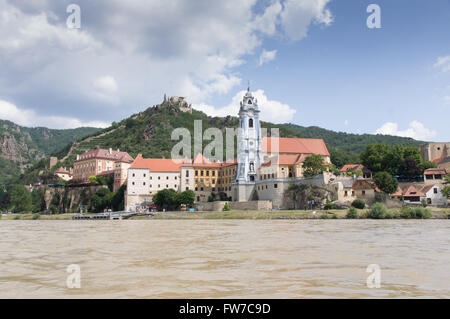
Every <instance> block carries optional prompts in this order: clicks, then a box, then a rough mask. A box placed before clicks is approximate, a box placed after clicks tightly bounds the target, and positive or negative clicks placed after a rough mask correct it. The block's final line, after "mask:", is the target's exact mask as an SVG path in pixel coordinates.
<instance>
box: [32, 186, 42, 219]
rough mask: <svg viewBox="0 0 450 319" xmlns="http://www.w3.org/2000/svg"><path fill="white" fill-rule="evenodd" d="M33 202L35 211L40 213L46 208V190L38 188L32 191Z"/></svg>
mask: <svg viewBox="0 0 450 319" xmlns="http://www.w3.org/2000/svg"><path fill="white" fill-rule="evenodd" d="M31 202H32V204H33V208H32V211H33V213H39V212H42V211H44V210H45V208H46V205H45V190H44V189H42V188H38V189H35V190H33V192H31Z"/></svg>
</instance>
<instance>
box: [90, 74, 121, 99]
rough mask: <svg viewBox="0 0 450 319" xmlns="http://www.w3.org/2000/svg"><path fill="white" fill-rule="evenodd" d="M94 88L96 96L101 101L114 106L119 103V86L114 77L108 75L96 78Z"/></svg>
mask: <svg viewBox="0 0 450 319" xmlns="http://www.w3.org/2000/svg"><path fill="white" fill-rule="evenodd" d="M93 88H94V95H96V96H97V97H98V98H99V99H100V100H104V101H106V102H108V103H111V104H114V105H117V104H118V103H119V100H118V98H117V91H118V89H119V86H118V85H117V82H116V80H115V79H114V77H112V76H109V75H106V76H101V77H98V78H96V79H95V80H94V81H93Z"/></svg>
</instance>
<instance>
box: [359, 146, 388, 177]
mask: <svg viewBox="0 0 450 319" xmlns="http://www.w3.org/2000/svg"><path fill="white" fill-rule="evenodd" d="M390 157H392V151H391V148H390V147H389V146H387V145H386V144H370V145H367V147H366V149H365V150H364V151H363V152H362V153H361V155H360V158H361V162H362V163H363V165H364V166H365V167H367V168H368V169H370V170H371V171H372V172H374V173H376V172H381V171H383V170H385V169H386V166H389V165H387V164H388V163H389V159H390Z"/></svg>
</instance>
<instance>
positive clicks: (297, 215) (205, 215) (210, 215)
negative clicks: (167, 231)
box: [131, 208, 450, 220]
mask: <svg viewBox="0 0 450 319" xmlns="http://www.w3.org/2000/svg"><path fill="white" fill-rule="evenodd" d="M430 210H431V212H432V216H431V219H448V215H449V214H450V210H449V209H442V208H430ZM367 211H368V209H359V210H358V217H359V218H364V216H365V214H366V213H367ZM389 211H390V212H391V213H392V214H394V212H395V211H398V209H390V210H389ZM346 215H347V210H344V209H339V210H338V209H331V210H306V211H305V210H274V211H256V210H255V211H253V210H248V211H242V210H240V211H238V210H232V211H228V212H164V213H163V212H157V213H155V214H154V215H153V216H150V217H146V216H135V217H132V218H131V219H134V220H140V219H141V220H142V219H158V220H161V219H194V220H195V219H346Z"/></svg>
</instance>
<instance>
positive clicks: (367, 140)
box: [56, 100, 421, 166]
mask: <svg viewBox="0 0 450 319" xmlns="http://www.w3.org/2000/svg"><path fill="white" fill-rule="evenodd" d="M195 120H201V121H202V129H203V131H204V130H206V129H208V128H210V127H217V128H220V129H222V131H223V135H224V136H225V128H227V127H237V126H238V119H237V117H235V116H228V117H210V116H207V115H206V114H205V113H203V112H200V111H197V110H192V113H190V112H182V111H181V110H180V107H179V103H177V102H175V103H174V102H171V101H169V100H167V101H166V102H163V103H162V104H160V105H157V106H154V107H150V108H148V109H146V110H145V111H143V112H140V113H138V114H135V115H133V116H131V117H129V118H127V119H124V120H122V121H121V122H119V123H113V125H112V126H111V127H109V128H107V129H104V130H102V131H100V132H97V133H95V134H92V136H90V137H89V138H86V139H84V140H82V141H79V142H75V143H73V145H68V146H67V147H66V148H64V149H63V150H61V151H60V152H58V153H57V154H56V155H57V156H58V158H60V159H61V158H63V159H64V163H63V165H64V166H71V165H72V163H73V160H74V159H75V158H76V155H77V154H82V153H83V152H85V151H87V150H90V149H94V148H106V149H108V148H113V149H120V150H122V151H126V152H128V153H130V155H131V156H133V157H135V156H136V155H137V154H138V153H142V154H143V156H144V157H159V158H162V157H166V158H168V157H170V155H171V150H172V147H173V146H174V145H175V144H176V143H177V141H172V140H171V133H172V131H173V130H174V129H175V128H180V127H183V128H187V129H189V131H190V132H191V136H194V135H193V131H194V121H195ZM261 126H262V127H265V128H267V129H270V128H272V127H278V128H279V129H280V135H281V137H305V138H322V139H324V140H325V142H326V143H327V146H328V147H329V150H330V153H331V155H332V160H334V161H335V164H336V165H338V166H341V165H343V164H344V163H348V162H356V161H358V160H359V153H361V151H363V150H364V148H365V147H366V146H367V145H368V144H371V143H386V144H388V145H395V144H401V145H404V146H407V145H414V146H417V145H419V144H420V143H421V142H420V141H416V140H413V139H410V138H403V137H396V136H383V135H370V134H364V135H358V134H348V133H341V132H339V133H338V132H334V131H330V130H326V129H322V128H319V127H302V126H298V125H294V124H281V125H278V124H277V125H275V124H272V123H268V122H262V123H261ZM207 143H208V141H204V143H203V147H204V146H205V145H206V144H207Z"/></svg>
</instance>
